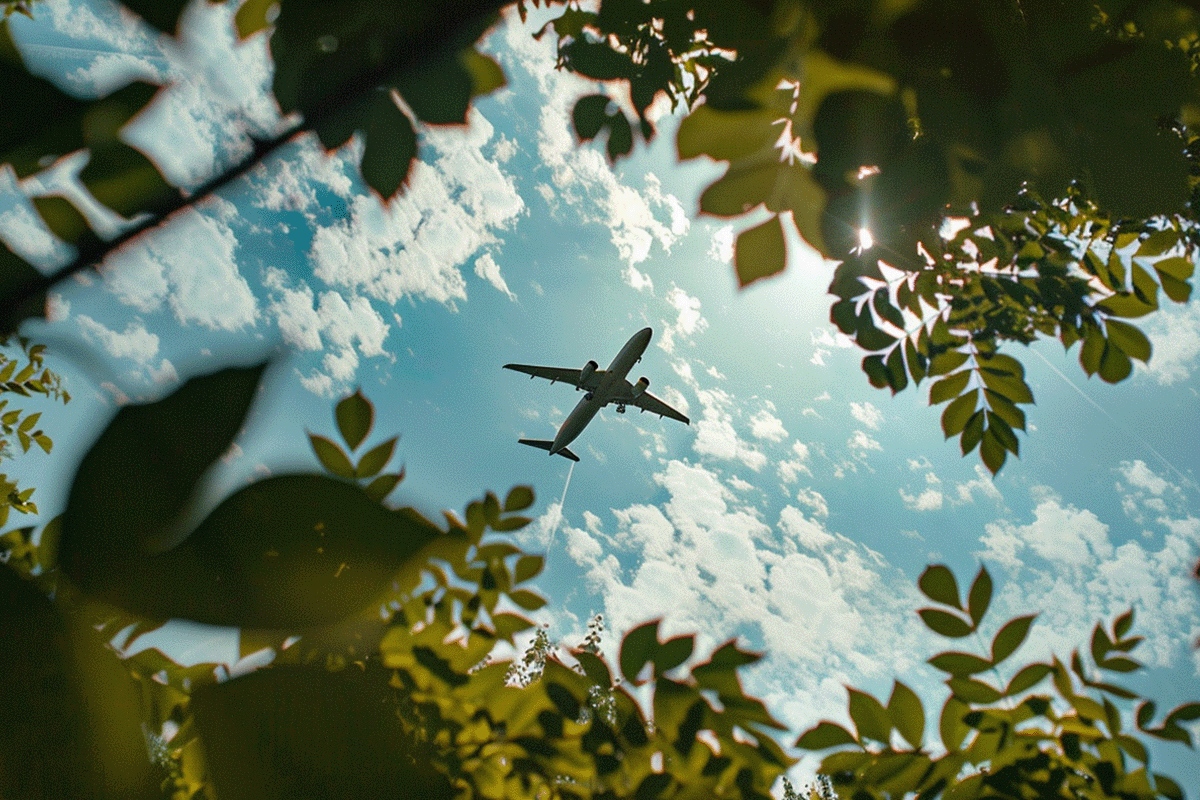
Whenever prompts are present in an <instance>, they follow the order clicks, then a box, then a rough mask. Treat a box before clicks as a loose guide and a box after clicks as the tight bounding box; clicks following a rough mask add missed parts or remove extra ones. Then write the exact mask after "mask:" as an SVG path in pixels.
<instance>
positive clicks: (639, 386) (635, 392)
mask: <svg viewBox="0 0 1200 800" xmlns="http://www.w3.org/2000/svg"><path fill="white" fill-rule="evenodd" d="M649 385H650V379H649V378H647V377H645V376H643V377H641V378H638V382H637V383H635V384H634V385H633V387H632V388H631V389H630V390H629V395H630V396H631V397H634V398H637V397H640V396H641V394H642V392H644V391H646V387H648V386H649Z"/></svg>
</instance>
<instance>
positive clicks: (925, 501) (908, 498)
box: [900, 489, 944, 511]
mask: <svg viewBox="0 0 1200 800" xmlns="http://www.w3.org/2000/svg"><path fill="white" fill-rule="evenodd" d="M900 498H901V499H902V500H904V505H905V507H906V508H909V509H911V510H913V511H937V510H938V509H939V508H941V507H942V501H943V500H944V497H943V495H942V493H941V492H940V491H938V490H937V489H926V490H925V491H923V492H921V493H920V494H919V495H911V494H909V493H908V492H906V491H904V490H903V489H901V490H900Z"/></svg>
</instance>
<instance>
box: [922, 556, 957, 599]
mask: <svg viewBox="0 0 1200 800" xmlns="http://www.w3.org/2000/svg"><path fill="white" fill-rule="evenodd" d="M917 586H918V587H919V588H920V590H921V591H922V592H923V593H924V594H925V596H926V597H928V598H929V599H930V600H932V601H934V602H935V603H942V604H943V605H947V606H953V607H954V608H957V609H960V610H961V609H962V601H961V600H960V599H959V594H958V582H957V581H956V580H955V579H954V573H953V572H951V571H950V568H949V567H947V566H945V565H943V564H934V565H932V566H929V567H926V568H925V571H924V572H922V573H921V577H920V578H918V579H917Z"/></svg>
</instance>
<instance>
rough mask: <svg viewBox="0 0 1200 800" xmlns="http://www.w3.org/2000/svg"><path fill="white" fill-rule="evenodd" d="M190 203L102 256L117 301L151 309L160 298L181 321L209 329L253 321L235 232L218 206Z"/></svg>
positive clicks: (231, 327)
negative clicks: (206, 210) (196, 206)
mask: <svg viewBox="0 0 1200 800" xmlns="http://www.w3.org/2000/svg"><path fill="white" fill-rule="evenodd" d="M209 210H210V211H215V212H216V213H215V214H213V213H201V212H199V211H196V210H193V209H188V210H185V211H182V212H180V213H179V214H177V215H176V216H175V217H174V218H173V219H172V221H171V224H170V225H167V226H165V227H162V228H159V229H157V230H155V231H153V232H151V233H147V234H144V235H142V236H139V237H138V238H136V239H134V240H133V241H131V242H129V243H128V244H126V245H124V246H123V247H121V248H120V249H119V250H117V251H116V252H115V253H113V254H111V255H110V256H109V257H108V258H107V259H105V262H104V266H103V269H102V271H103V275H104V280H105V283H106V284H107V285H108V287H109V289H111V290H112V291H113V292H114V293H115V294H116V296H117V298H118V299H119V300H121V302H123V303H125V304H126V305H130V306H133V307H135V308H137V309H138V310H140V311H143V312H150V311H154V310H156V309H158V308H160V307H161V306H162V305H163V304H164V303H165V304H166V305H167V306H168V307H170V308H171V309H172V311H174V313H175V318H176V319H177V320H178V321H179V322H180V323H181V324H189V323H198V324H199V325H202V326H203V327H205V328H209V329H212V330H227V331H234V330H239V329H242V328H245V327H252V326H253V325H254V324H255V322H256V319H257V311H258V308H257V302H256V301H255V298H254V293H253V292H252V291H251V290H250V285H249V284H248V283H247V282H246V279H245V278H244V277H243V276H242V274H241V271H240V270H239V268H238V263H237V259H236V258H235V255H236V253H237V250H238V240H237V236H236V235H235V234H234V232H233V230H232V229H231V228H230V226H229V224H228V222H227V221H226V220H224V219H222V218H221V216H222V214H221V210H222V206H221V205H220V204H216V205H214V206H212V207H210V209H209Z"/></svg>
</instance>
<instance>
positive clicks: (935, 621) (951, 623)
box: [917, 608, 975, 639]
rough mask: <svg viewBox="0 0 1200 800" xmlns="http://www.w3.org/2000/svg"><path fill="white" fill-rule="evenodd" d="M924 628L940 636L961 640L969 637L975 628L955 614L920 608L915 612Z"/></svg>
mask: <svg viewBox="0 0 1200 800" xmlns="http://www.w3.org/2000/svg"><path fill="white" fill-rule="evenodd" d="M917 613H918V614H920V615H921V620H922V621H923V622H924V623H925V627H927V628H929V629H930V630H931V631H934V632H935V633H940V634H941V635H942V636H949V637H951V638H955V639H958V638H962V637H963V636H970V635H971V633H972V632H974V630H975V627H974V626H973V625H971V624H970V623H969V622H967V621H966V620H965V619H963V618H962V617H960V616H958V615H957V614H951V613H949V612H946V611H942V610H940V609H936V608H922V609H920V610H919V611H917Z"/></svg>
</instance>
